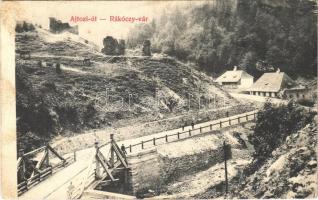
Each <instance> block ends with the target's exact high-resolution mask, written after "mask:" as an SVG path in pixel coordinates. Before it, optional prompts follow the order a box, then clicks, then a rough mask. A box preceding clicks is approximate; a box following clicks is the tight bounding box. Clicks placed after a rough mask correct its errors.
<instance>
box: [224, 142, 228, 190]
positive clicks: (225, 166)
mask: <svg viewBox="0 0 318 200" xmlns="http://www.w3.org/2000/svg"><path fill="white" fill-rule="evenodd" d="M223 152H224V171H225V195H226V196H227V193H228V180H227V163H226V159H227V155H226V152H227V150H226V143H225V141H224V142H223Z"/></svg>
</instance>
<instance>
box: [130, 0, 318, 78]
mask: <svg viewBox="0 0 318 200" xmlns="http://www.w3.org/2000/svg"><path fill="white" fill-rule="evenodd" d="M316 6H317V3H316V2H315V1H312V0H282V1H276V0H227V1H224V0H215V1H207V2H204V3H202V4H199V5H193V6H191V7H186V8H185V7H182V6H179V7H176V6H171V7H169V8H167V9H166V10H165V11H164V12H162V15H160V16H158V17H157V18H155V19H154V20H153V21H152V23H149V24H141V25H139V24H138V25H136V26H135V28H134V29H132V30H131V32H130V35H129V36H128V45H130V46H136V45H138V44H141V43H142V41H143V40H145V39H150V40H151V43H152V48H153V51H157V52H163V53H166V54H168V55H170V56H175V57H177V58H178V59H182V60H185V61H190V62H195V63H197V64H198V65H199V66H200V67H201V69H203V70H205V71H207V72H209V73H211V74H214V75H218V74H220V73H222V72H224V71H225V70H227V69H232V68H233V66H235V65H236V66H239V67H240V68H242V69H245V70H247V72H249V73H250V74H252V75H254V76H255V77H256V78H258V77H259V76H260V75H261V74H262V73H263V72H264V71H270V70H274V69H276V68H280V69H281V70H282V71H284V72H287V73H288V74H289V75H290V76H292V78H297V77H298V76H302V77H317V70H316V66H317V59H316V57H317V55H316V52H317V28H316V25H317V17H316V16H315V14H314V10H315V7H316Z"/></svg>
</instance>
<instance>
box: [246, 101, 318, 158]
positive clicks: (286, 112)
mask: <svg viewBox="0 0 318 200" xmlns="http://www.w3.org/2000/svg"><path fill="white" fill-rule="evenodd" d="M314 114H315V113H313V112H309V111H306V110H305V109H304V108H301V107H299V106H297V105H296V104H295V103H294V102H290V103H288V104H287V105H279V106H277V107H274V106H273V105H272V104H271V103H265V105H264V107H263V109H262V110H261V111H260V112H259V113H258V116H257V121H256V126H255V131H254V134H252V135H250V136H249V140H250V142H251V144H253V145H254V148H255V153H254V156H253V157H254V159H256V160H258V161H264V160H266V158H268V157H269V156H270V155H271V153H272V151H273V150H274V149H275V148H277V147H278V146H279V145H280V144H281V143H282V142H283V141H285V139H286V137H287V136H288V135H290V134H291V133H293V132H296V131H298V130H299V129H301V128H302V127H304V126H305V125H306V124H308V123H310V122H312V120H313V117H314Z"/></svg>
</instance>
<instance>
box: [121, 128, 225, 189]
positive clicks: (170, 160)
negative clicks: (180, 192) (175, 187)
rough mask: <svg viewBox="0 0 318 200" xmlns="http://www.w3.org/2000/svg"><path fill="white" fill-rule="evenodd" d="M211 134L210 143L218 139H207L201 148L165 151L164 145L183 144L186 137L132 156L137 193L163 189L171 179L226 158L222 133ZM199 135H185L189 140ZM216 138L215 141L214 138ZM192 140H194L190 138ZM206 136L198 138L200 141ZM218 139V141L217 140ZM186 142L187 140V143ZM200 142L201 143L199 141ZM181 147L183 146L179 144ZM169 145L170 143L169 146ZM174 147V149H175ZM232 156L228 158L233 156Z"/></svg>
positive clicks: (131, 175) (131, 179)
mask: <svg viewBox="0 0 318 200" xmlns="http://www.w3.org/2000/svg"><path fill="white" fill-rule="evenodd" d="M211 137H212V135H209V140H210V141H208V144H212V143H215V144H214V145H210V146H209V145H207V143H205V144H204V145H202V146H203V147H202V148H201V149H200V150H198V151H191V150H190V149H189V151H187V150H185V151H184V152H186V153H182V154H181V155H174V153H173V152H170V150H168V151H161V149H160V148H165V146H166V147H167V146H168V145H177V144H178V145H181V146H182V141H178V142H173V143H170V144H167V145H162V146H161V147H160V148H152V149H148V150H145V151H142V152H139V153H136V154H131V155H129V156H128V158H127V160H128V164H129V166H130V168H131V171H130V178H129V182H130V185H131V187H132V188H131V189H132V191H133V193H134V194H135V195H138V193H142V192H143V191H147V190H148V189H151V190H154V191H156V192H160V191H162V190H164V189H165V185H166V184H167V183H168V182H171V181H174V179H176V178H178V177H181V176H184V175H187V174H189V173H194V172H196V171H198V170H202V169H205V168H208V167H210V166H212V165H215V164H217V163H219V162H223V161H224V152H223V143H222V142H220V141H223V140H221V137H222V136H221V134H220V132H219V134H218V135H217V136H215V137H214V136H213V137H212V139H211ZM194 139H195V138H189V139H185V140H184V141H186V140H188V141H187V142H190V143H191V142H195V141H191V140H194ZM213 139H215V142H213V141H212V140H213ZM189 140H190V141H189ZM204 140H205V138H204V137H202V140H200V141H197V142H199V143H201V142H203V141H204ZM216 143H217V144H216ZM184 144H185V145H186V144H187V143H184ZM199 145H200V144H199ZM179 147H180V146H179ZM167 148H169V147H167ZM172 151H174V150H172ZM227 152H228V155H229V157H230V148H229V146H228V148H227ZM229 157H228V158H229Z"/></svg>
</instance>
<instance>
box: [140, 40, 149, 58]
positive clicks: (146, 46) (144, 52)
mask: <svg viewBox="0 0 318 200" xmlns="http://www.w3.org/2000/svg"><path fill="white" fill-rule="evenodd" d="M150 45H151V43H150V40H145V41H144V43H143V44H142V55H143V56H151V51H150Z"/></svg>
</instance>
